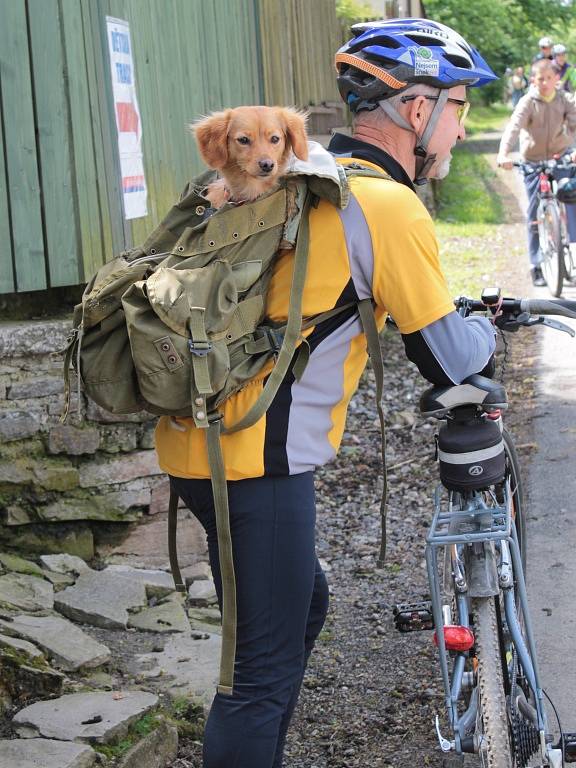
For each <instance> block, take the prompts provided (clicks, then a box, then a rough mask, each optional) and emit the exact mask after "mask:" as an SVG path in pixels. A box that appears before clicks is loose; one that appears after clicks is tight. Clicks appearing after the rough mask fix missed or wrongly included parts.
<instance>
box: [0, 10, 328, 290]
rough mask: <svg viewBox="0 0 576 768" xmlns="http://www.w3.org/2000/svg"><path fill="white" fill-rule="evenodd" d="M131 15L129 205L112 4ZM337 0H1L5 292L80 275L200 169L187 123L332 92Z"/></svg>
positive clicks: (121, 14)
mask: <svg viewBox="0 0 576 768" xmlns="http://www.w3.org/2000/svg"><path fill="white" fill-rule="evenodd" d="M106 16H113V17H116V18H120V19H125V20H126V21H128V22H129V24H130V33H131V39H132V48H133V56H134V63H135V77H136V90H137V96H138V103H139V108H140V114H141V118H142V127H143V153H144V168H145V175H146V182H147V187H148V211H149V213H148V216H146V217H145V218H141V219H134V220H131V221H128V222H127V221H125V220H124V218H123V215H122V196H121V189H120V173H119V160H118V152H117V143H116V125H115V120H114V113H113V103H112V94H111V83H110V74H109V61H108V49H107V42H106V25H105V17H106ZM340 35H341V32H340V31H339V28H338V25H337V22H336V17H335V11H334V0H0V293H2V294H6V293H12V292H24V291H37V290H42V289H47V288H52V287H57V286H67V285H79V284H81V283H83V282H85V280H87V279H88V278H89V277H90V275H91V274H92V273H93V272H94V271H95V270H96V269H98V267H99V266H101V265H102V264H103V263H104V262H105V261H106V260H109V259H110V258H111V257H112V255H113V254H115V253H118V252H119V251H121V250H122V249H123V248H125V247H128V246H130V245H132V244H134V243H138V242H141V241H142V240H144V239H145V238H146V236H147V234H148V233H149V232H150V230H151V229H152V228H153V227H154V226H155V225H156V224H157V222H158V221H159V220H160V218H161V217H162V216H163V214H164V213H165V212H166V210H167V209H168V208H169V206H170V205H171V204H172V203H173V202H174V200H175V199H176V197H177V195H178V194H179V192H180V190H181V189H182V188H183V186H184V184H185V183H186V181H187V180H188V179H189V178H190V177H191V176H192V175H194V174H195V173H197V172H199V170H200V169H201V163H200V160H199V157H198V155H197V153H196V149H195V146H194V140H193V137H192V136H191V135H190V133H189V132H188V131H187V125H188V124H189V123H190V122H191V121H193V120H194V119H196V118H197V117H199V116H200V115H202V114H206V113H207V112H209V111H211V110H214V109H220V108H222V107H227V106H235V105H239V104H257V103H268V104H294V105H297V106H307V105H308V104H313V103H320V102H322V101H324V100H327V99H328V100H330V99H335V98H337V93H336V90H335V86H334V74H333V71H332V60H333V54H334V49H335V47H336V46H337V45H338V44H339V39H340Z"/></svg>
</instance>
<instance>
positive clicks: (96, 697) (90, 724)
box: [12, 691, 158, 744]
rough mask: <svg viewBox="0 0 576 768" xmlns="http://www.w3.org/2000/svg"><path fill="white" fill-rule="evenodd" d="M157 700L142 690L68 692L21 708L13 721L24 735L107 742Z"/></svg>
mask: <svg viewBox="0 0 576 768" xmlns="http://www.w3.org/2000/svg"><path fill="white" fill-rule="evenodd" d="M157 704H158V696H156V695H154V694H153V693H146V692H144V691H125V692H122V693H119V692H116V691H115V692H112V691H111V692H108V691H105V692H97V693H71V694H68V695H66V696H61V697H60V698H59V699H52V700H51V701H39V702H37V703H36V704H32V705H31V706H29V707H25V709H21V710H20V712H18V713H17V714H16V715H15V717H14V719H13V721H12V725H13V727H14V729H15V731H16V733H17V734H18V735H19V736H20V737H22V738H26V739H29V738H36V737H38V736H43V737H45V738H49V739H61V740H62V741H84V742H93V743H97V744H109V743H110V742H111V741H114V740H115V739H120V738H122V737H123V736H125V735H126V733H127V731H128V728H129V727H130V725H131V724H132V723H134V722H135V721H136V720H138V719H139V718H141V717H142V716H143V715H145V714H146V713H147V712H149V711H150V710H151V709H153V708H154V707H155V706H156V705H157Z"/></svg>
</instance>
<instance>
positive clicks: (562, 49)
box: [552, 43, 566, 56]
mask: <svg viewBox="0 0 576 768" xmlns="http://www.w3.org/2000/svg"><path fill="white" fill-rule="evenodd" d="M552 53H553V54H554V56H560V55H561V54H563V53H566V46H565V45H562V44H561V43H558V44H557V45H555V46H554V47H553V48H552Z"/></svg>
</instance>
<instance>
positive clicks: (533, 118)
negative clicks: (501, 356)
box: [498, 58, 576, 286]
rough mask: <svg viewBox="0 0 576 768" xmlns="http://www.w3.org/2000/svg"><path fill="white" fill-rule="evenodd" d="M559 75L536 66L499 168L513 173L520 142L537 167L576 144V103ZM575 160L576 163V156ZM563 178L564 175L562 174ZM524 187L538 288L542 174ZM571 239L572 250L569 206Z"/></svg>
mask: <svg viewBox="0 0 576 768" xmlns="http://www.w3.org/2000/svg"><path fill="white" fill-rule="evenodd" d="M558 81H559V74H558V71H557V69H556V66H555V65H554V63H553V62H552V61H550V60H549V59H547V58H542V59H539V60H538V61H536V62H534V64H532V85H531V87H530V89H529V90H528V93H527V94H526V95H525V96H523V97H522V98H521V99H520V101H519V102H518V105H517V106H516V108H515V110H514V112H513V113H512V117H511V118H510V121H509V122H508V124H507V126H506V128H505V130H504V134H503V136H502V140H501V141H500V149H499V151H498V164H499V165H500V166H502V167H503V168H506V169H507V170H510V169H511V168H512V167H513V165H512V158H511V157H510V153H511V152H512V151H513V150H514V149H515V146H516V141H517V140H518V137H519V138H520V157H521V159H522V161H523V162H527V163H537V162H542V161H544V160H550V159H551V158H552V157H553V156H554V155H557V154H562V153H564V152H566V150H568V149H569V148H570V147H571V146H573V145H574V143H575V140H576V103H575V102H574V100H573V99H572V97H571V96H570V95H569V94H568V93H566V91H564V90H558V89H557V85H558ZM572 159H573V160H576V153H574V155H573V157H572ZM559 176H560V174H559ZM524 184H525V186H526V194H527V196H528V207H527V212H526V216H527V227H528V257H529V260H530V270H531V276H532V282H533V284H534V285H536V286H544V285H546V281H545V280H544V276H543V275H542V269H541V268H540V262H541V261H542V254H541V252H540V240H539V237H538V222H537V220H536V213H537V209H538V173H535V172H532V173H526V174H525V175H524ZM566 214H567V220H568V235H569V238H570V242H571V245H570V248H571V249H572V248H574V247H575V246H574V243H576V206H574V205H567V206H566Z"/></svg>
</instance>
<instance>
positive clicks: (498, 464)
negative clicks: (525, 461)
mask: <svg viewBox="0 0 576 768" xmlns="http://www.w3.org/2000/svg"><path fill="white" fill-rule="evenodd" d="M438 460H439V463H440V479H441V480H442V483H443V485H444V486H445V487H446V488H448V490H450V491H460V492H465V491H478V490H482V489H483V488H488V487H489V486H491V485H494V484H495V483H498V482H500V481H501V480H502V479H503V478H504V469H505V454H504V442H503V439H502V432H501V430H500V426H499V424H498V422H496V421H491V420H489V419H486V418H485V417H476V418H471V419H466V420H449V421H448V423H447V424H445V425H443V426H442V427H441V428H440V432H439V434H438Z"/></svg>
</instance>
